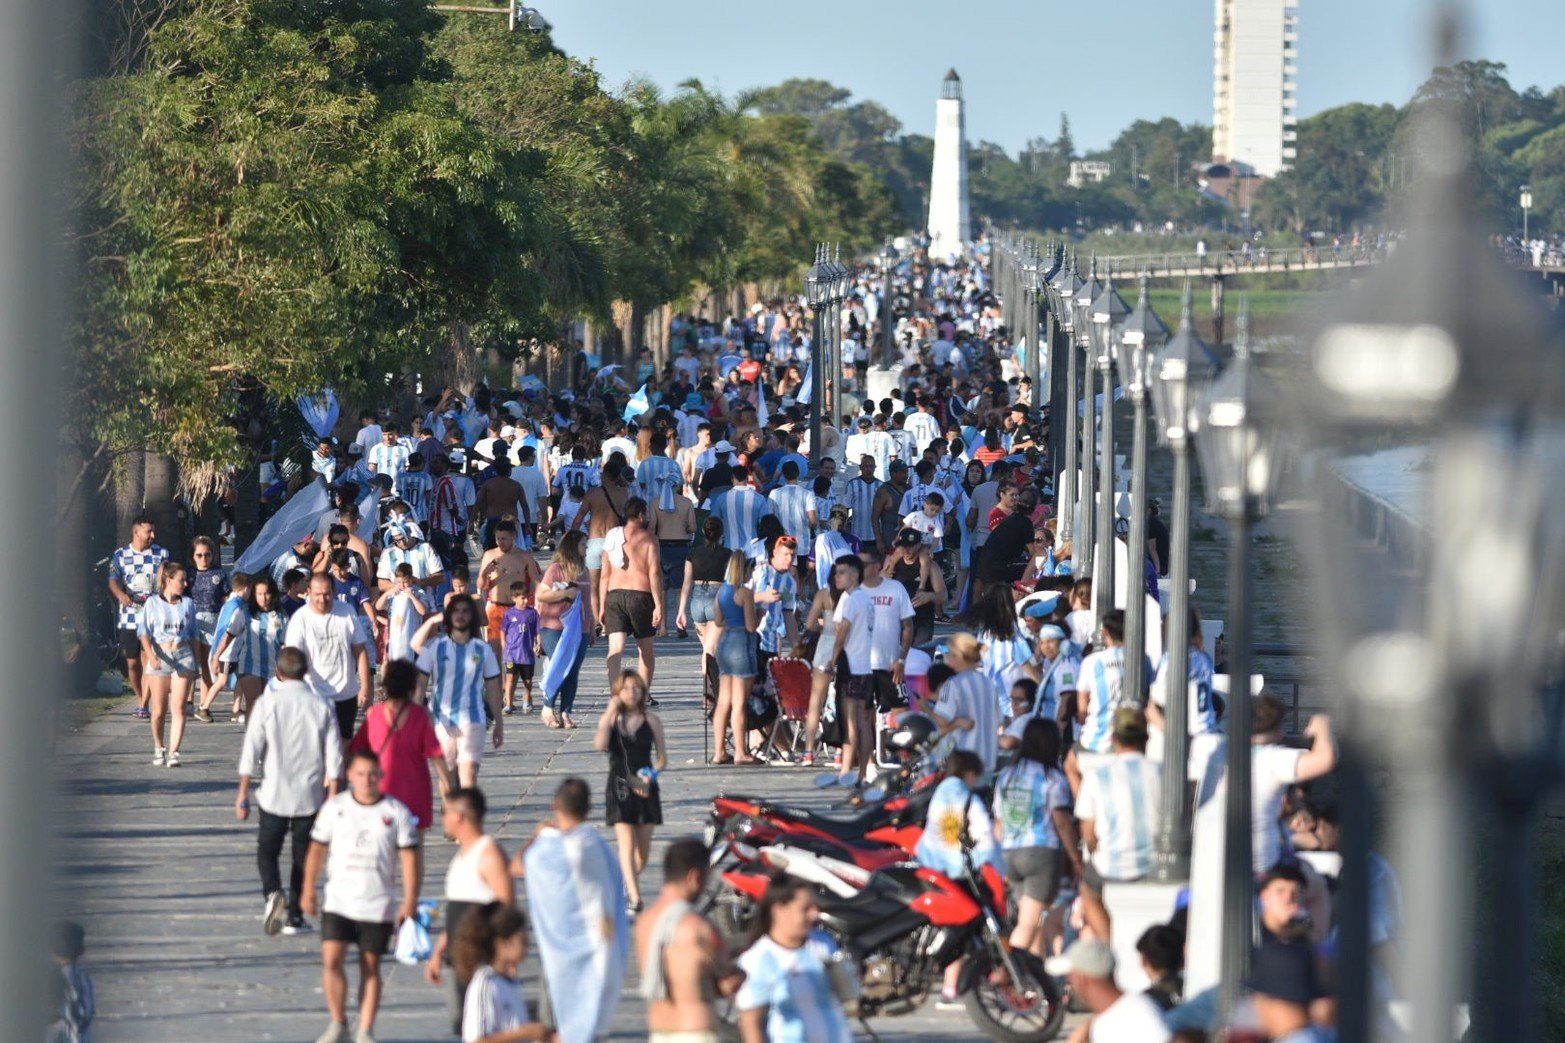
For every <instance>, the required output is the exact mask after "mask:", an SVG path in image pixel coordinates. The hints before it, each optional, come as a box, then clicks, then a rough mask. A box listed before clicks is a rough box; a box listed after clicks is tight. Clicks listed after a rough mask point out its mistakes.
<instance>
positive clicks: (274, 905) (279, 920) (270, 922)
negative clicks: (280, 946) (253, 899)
mask: <svg viewBox="0 0 1565 1043" xmlns="http://www.w3.org/2000/svg"><path fill="white" fill-rule="evenodd" d="M287 916H288V895H287V894H285V893H284V892H282V891H273V892H272V893H271V894H269V895H267V896H266V915H265V916H264V917H262V919H263V920H264V921H265V924H266V926H265V930H266V933H267V934H276V933H277V932H278V931H280V930H282V929H283V920H284V919H286V918H287Z"/></svg>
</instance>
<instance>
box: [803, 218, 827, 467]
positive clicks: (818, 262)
mask: <svg viewBox="0 0 1565 1043" xmlns="http://www.w3.org/2000/svg"><path fill="white" fill-rule="evenodd" d="M825 255H826V246H825V244H824V243H816V244H815V263H814V264H812V265H810V268H809V271H807V272H806V273H805V275H804V299H805V300H806V301H807V302H809V305H810V370H811V376H810V402H811V403H813V405H814V408H813V409H811V410H810V471H811V472H812V473H814V474H819V473H820V469H821V457H822V455H823V447H822V445H821V416H822V414H823V413H824V412H825V403H826V364H827V363H826V357H825V350H824V349H825V340H826V316H825V312H826V300H827V296H828V294H829V291H830V284H829V281H828V279H827V275H826V268H825V264H824V259H825Z"/></svg>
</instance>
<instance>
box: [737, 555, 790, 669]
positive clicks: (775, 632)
mask: <svg viewBox="0 0 1565 1043" xmlns="http://www.w3.org/2000/svg"><path fill="white" fill-rule="evenodd" d="M749 587H750V589H751V590H753V591H755V592H756V593H757V594H763V593H765V592H766V591H769V590H775V591H776V592H777V593H779V594H781V595H782V600H781V601H773V602H770V603H769V604H765V605H763V604H761V603H759V602H757V603H756V606H755V609H756V613H757V615H758V616H759V618H758V619H757V621H756V633H757V634H758V635H759V636H760V638H761V651H763V652H770V653H772V654H773V655H776V654H777V652H778V651H779V649H780V648H781V645H782V640H783V638H784V637H785V636H787V633H788V625H787V617H786V614H787V613H790V612H793V611H795V610H796V609H797V608H798V606H799V581H798V579H797V578H796V577H795V576H794V575H793V573H791V572H778V571H777V570H776V569H774V568H772V565H771V562H766V563H764V564H761V565H758V566H757V567H756V569H755V573H754V574H753V575H752V576H751V577H750V583H749Z"/></svg>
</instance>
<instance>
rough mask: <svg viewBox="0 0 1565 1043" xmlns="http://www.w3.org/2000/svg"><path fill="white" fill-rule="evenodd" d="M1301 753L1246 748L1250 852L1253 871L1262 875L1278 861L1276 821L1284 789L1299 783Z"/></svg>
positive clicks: (1286, 748)
mask: <svg viewBox="0 0 1565 1043" xmlns="http://www.w3.org/2000/svg"><path fill="white" fill-rule="evenodd" d="M1302 756H1304V751H1303V750H1296V749H1294V748H1293V747H1291V746H1278V745H1275V744H1270V743H1268V744H1267V745H1264V746H1252V747H1250V796H1251V802H1252V803H1251V810H1250V815H1251V817H1250V832H1251V840H1250V852H1251V857H1252V858H1253V859H1254V865H1255V871H1256V872H1257V873H1264V872H1266V870H1268V869H1270V868H1271V867H1272V866H1274V865H1276V864H1277V860H1278V859H1279V858H1281V857H1282V833H1281V832H1280V830H1279V827H1278V824H1277V821H1278V815H1280V814H1281V812H1282V801H1283V798H1284V797H1285V796H1287V794H1288V787H1289V786H1291V785H1293V784H1294V783H1295V782H1298V781H1299V758H1300V757H1302Z"/></svg>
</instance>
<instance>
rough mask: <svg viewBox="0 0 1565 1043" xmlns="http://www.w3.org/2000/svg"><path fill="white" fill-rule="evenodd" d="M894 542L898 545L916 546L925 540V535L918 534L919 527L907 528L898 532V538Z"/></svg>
mask: <svg viewBox="0 0 1565 1043" xmlns="http://www.w3.org/2000/svg"><path fill="white" fill-rule="evenodd" d="M894 542H895V543H896V545H897V546H898V547H916V546H918V545H919V544H920V543H923V542H924V537H922V536H920V535H919V534H918V530H917V529H914V528H906V529H903V530H902V531H901V532H899V533H897V538H896V540H895V541H894Z"/></svg>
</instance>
